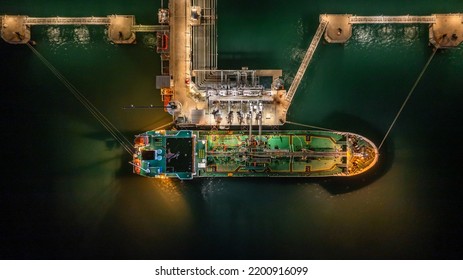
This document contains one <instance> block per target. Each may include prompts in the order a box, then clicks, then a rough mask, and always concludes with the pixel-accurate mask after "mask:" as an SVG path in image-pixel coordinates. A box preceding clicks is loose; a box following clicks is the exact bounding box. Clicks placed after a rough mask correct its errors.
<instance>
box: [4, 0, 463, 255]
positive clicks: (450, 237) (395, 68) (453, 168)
mask: <svg viewBox="0 0 463 280" xmlns="http://www.w3.org/2000/svg"><path fill="white" fill-rule="evenodd" d="M164 2H165V3H164V5H166V3H167V1H164ZM160 5H161V2H160V1H147V0H133V1H127V0H126V1H123V0H111V1H107V0H104V1H94V0H80V1H69V0H59V1H58V0H35V1H27V0H14V1H13V0H2V1H1V3H0V14H11V15H14V14H21V15H29V16H91V15H93V16H106V15H111V14H133V15H135V16H136V19H137V22H138V23H142V24H156V22H157V16H156V15H157V9H158V8H159V7H160ZM451 12H453V13H456V12H460V13H463V2H462V1H460V0H447V1H404V0H391V1H366V0H356V1H333V0H328V1H327V0H318V1H308V0H289V1H286V2H285V1H274V0H266V1H264V0H253V1H245V0H234V1H231V0H219V1H218V16H219V18H218V44H219V68H224V69H231V68H241V67H242V66H247V67H249V68H250V69H266V68H277V69H283V72H284V80H285V82H286V86H287V87H289V85H290V83H291V81H292V79H293V78H294V75H295V73H296V71H297V69H298V67H299V64H300V61H301V59H302V57H303V56H304V53H305V50H306V48H307V46H308V44H309V43H310V40H311V38H312V36H313V34H314V33H315V30H316V28H317V26H318V16H319V14H322V13H352V14H357V15H381V14H383V15H402V14H414V15H429V14H432V13H451ZM461 36H463V34H461ZM32 38H33V40H35V41H36V42H37V46H36V47H35V48H36V49H37V50H38V52H39V53H41V54H42V55H43V56H44V57H45V58H46V59H47V60H48V61H49V62H50V63H51V64H52V65H54V66H55V67H56V68H57V69H58V70H59V71H60V72H61V74H62V75H63V76H65V77H66V78H67V79H68V80H69V81H70V82H71V83H72V84H73V85H74V86H75V87H76V88H77V89H78V90H79V91H80V92H81V93H82V94H83V95H85V96H86V97H87V98H88V99H89V100H90V101H91V102H92V103H93V104H94V105H95V106H96V107H97V108H98V109H99V110H100V111H101V112H102V113H103V114H104V115H105V116H106V117H107V118H108V119H109V120H111V122H112V123H113V124H114V125H115V126H116V127H117V128H118V129H119V130H120V131H121V132H122V133H123V134H124V135H125V136H126V137H127V138H128V139H129V140H130V141H131V140H132V139H133V135H134V134H136V133H140V132H143V131H146V130H149V129H154V128H156V127H158V126H160V125H163V124H165V123H167V122H169V121H170V118H169V116H168V115H166V114H165V113H164V112H163V111H160V110H123V109H121V108H122V107H123V106H127V105H130V104H137V105H148V104H154V105H159V104H161V101H160V95H159V90H156V88H155V76H156V75H158V74H159V73H160V58H159V56H158V55H157V54H156V53H155V45H154V35H153V34H137V44H136V45H130V46H120V45H114V44H111V43H110V42H108V40H107V34H106V33H105V29H104V27H98V26H67V27H53V26H48V27H47V26H43V27H33V28H32ZM432 52H433V49H432V47H430V46H428V27H427V26H426V25H357V26H355V27H354V30H353V36H352V38H351V40H349V41H348V42H347V43H346V44H342V45H334V44H327V43H324V42H321V43H320V45H319V47H318V49H317V52H316V53H315V56H314V59H313V60H312V63H311V64H310V66H309V68H308V70H307V72H306V74H305V76H304V79H303V81H302V83H301V85H300V87H299V90H298V92H297V94H296V96H295V98H294V101H293V104H292V105H291V107H290V110H289V114H288V120H290V121H293V122H298V123H304V124H308V125H315V126H321V127H327V128H332V129H337V130H343V131H351V132H355V133H359V134H361V135H364V136H366V137H368V138H369V139H371V140H373V141H374V142H375V143H376V144H379V143H380V142H381V140H382V138H383V136H384V135H385V133H386V131H387V129H388V127H389V125H390V124H391V122H392V120H393V119H394V117H395V115H396V113H397V112H398V110H399V108H400V106H401V105H402V102H403V101H404V99H405V98H406V96H407V94H408V93H409V91H410V89H411V88H412V86H413V84H414V83H415V81H416V79H417V78H418V76H419V74H420V72H421V71H422V69H423V67H424V65H425V63H426V61H427V60H428V59H429V58H430V56H431V54H432ZM0 67H1V76H0V94H1V102H0V107H1V111H0V112H1V113H0V114H1V119H0V125H1V127H0V129H1V136H2V141H1V143H2V149H1V155H2V156H1V159H2V161H3V162H2V168H1V169H0V174H1V179H0V180H1V184H0V185H1V187H0V205H1V213H0V225H1V230H0V232H1V233H0V258H2V259H461V258H463V219H462V218H461V217H462V214H463V210H462V204H461V201H462V196H463V191H462V186H463V185H462V182H463V175H462V174H463V172H462V167H461V166H462V165H461V162H462V155H463V153H462V147H463V145H462V143H463V142H462V138H461V136H460V135H461V128H462V120H463V117H462V109H463V46H460V47H459V48H457V49H447V50H438V51H437V54H436V55H435V57H434V58H433V60H432V61H431V63H430V65H429V68H428V69H427V71H426V72H425V74H424V75H423V77H422V79H421V81H420V82H419V84H418V86H417V87H416V90H415V91H414V92H413V95H412V96H411V98H410V100H409V102H408V104H407V105H406V107H405V109H404V110H403V112H402V114H401V115H400V117H399V118H398V120H397V123H396V125H395V126H394V127H393V129H392V131H391V133H390V135H389V137H388V138H387V140H386V141H385V144H384V146H383V147H382V148H381V157H380V162H379V164H378V166H377V167H376V168H375V169H373V170H371V172H369V173H368V174H366V175H362V176H358V177H355V178H334V179H333V178H331V179H307V178H301V179H280V178H263V179H233V178H230V179H228V178H227V179H197V180H194V181H190V182H179V181H176V180H162V181H155V180H149V179H146V178H142V177H138V176H136V175H134V174H132V168H131V166H130V165H129V164H128V161H129V160H130V155H128V154H127V153H125V151H124V150H123V149H122V148H121V147H120V146H119V145H118V144H117V143H116V142H115V141H114V140H113V139H112V138H111V135H110V134H109V133H108V132H107V131H106V130H105V129H104V128H103V127H102V126H101V125H100V124H99V123H98V122H97V121H96V120H95V119H94V118H93V116H92V115H91V114H90V113H89V112H88V111H86V110H85V108H84V107H83V106H82V105H81V104H80V103H79V102H78V101H77V100H76V99H75V98H74V97H73V96H72V95H71V94H70V93H69V91H68V90H67V89H66V87H64V86H63V85H62V84H61V83H60V81H59V80H58V79H57V78H56V77H55V76H54V75H53V74H52V72H50V71H49V69H48V68H46V67H45V66H44V65H43V64H42V63H41V62H40V60H39V59H38V58H37V56H35V55H34V53H33V52H32V51H31V50H29V49H28V48H27V47H26V46H16V45H9V44H7V43H5V42H3V41H1V42H0ZM285 128H301V127H296V126H294V125H293V126H286V127H285Z"/></svg>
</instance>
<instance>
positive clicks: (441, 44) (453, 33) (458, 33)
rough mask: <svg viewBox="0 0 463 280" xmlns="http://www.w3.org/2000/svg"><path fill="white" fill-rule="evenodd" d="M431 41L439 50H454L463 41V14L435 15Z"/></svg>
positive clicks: (431, 29) (431, 27)
mask: <svg viewBox="0 0 463 280" xmlns="http://www.w3.org/2000/svg"><path fill="white" fill-rule="evenodd" d="M434 16H435V17H436V21H435V23H433V24H432V25H431V26H430V27H429V41H430V42H431V43H432V44H433V45H434V46H436V47H438V48H453V47H456V46H458V45H459V44H461V42H462V41H463V14H447V15H434Z"/></svg>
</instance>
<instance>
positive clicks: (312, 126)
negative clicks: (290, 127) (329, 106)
mask: <svg viewBox="0 0 463 280" xmlns="http://www.w3.org/2000/svg"><path fill="white" fill-rule="evenodd" d="M285 123H289V124H294V125H298V126H302V127H308V128H315V129H321V130H326V131H337V130H334V129H330V128H325V127H320V126H314V125H308V124H302V123H297V122H291V121H286V122H285Z"/></svg>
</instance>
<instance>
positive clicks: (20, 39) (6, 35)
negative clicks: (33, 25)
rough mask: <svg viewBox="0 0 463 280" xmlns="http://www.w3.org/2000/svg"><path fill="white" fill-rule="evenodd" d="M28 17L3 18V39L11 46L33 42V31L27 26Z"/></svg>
mask: <svg viewBox="0 0 463 280" xmlns="http://www.w3.org/2000/svg"><path fill="white" fill-rule="evenodd" d="M26 19H27V17H26V16H2V17H1V24H2V31H1V34H2V39H3V40H5V41H6V42H8V43H10V44H26V43H28V42H29V41H30V40H31V31H30V29H29V27H28V26H27V25H26Z"/></svg>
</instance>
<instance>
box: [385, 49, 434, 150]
mask: <svg viewBox="0 0 463 280" xmlns="http://www.w3.org/2000/svg"><path fill="white" fill-rule="evenodd" d="M436 52H437V48H435V49H434V51H433V52H432V54H431V57H430V58H429V59H428V62H426V64H425V66H424V68H423V70H422V71H421V73H420V75H419V76H418V79H416V81H415V84H414V85H413V87H412V89H411V90H410V92H409V93H408V95H407V98H405V101H404V102H403V103H402V106H401V107H400V109H399V112H397V114H396V116H395V118H394V120H393V121H392V123H391V125H390V126H389V129H388V130H387V132H386V135H384V138H383V140H382V141H381V144H379V146H378V150H380V149H381V147H382V146H383V144H384V141H386V139H387V137H388V135H389V133H390V132H391V130H392V127H393V126H394V125H395V123H396V121H397V119H398V118H399V116H400V114H401V113H402V110H403V109H404V107H405V105H406V104H407V102H408V100H409V99H410V97H411V96H412V94H413V92H414V91H415V88H416V86H417V85H418V83H419V82H420V80H421V78H422V77H423V74H424V72H426V69H428V66H429V64H430V63H431V60H432V59H433V57H434V55H435V54H436Z"/></svg>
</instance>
